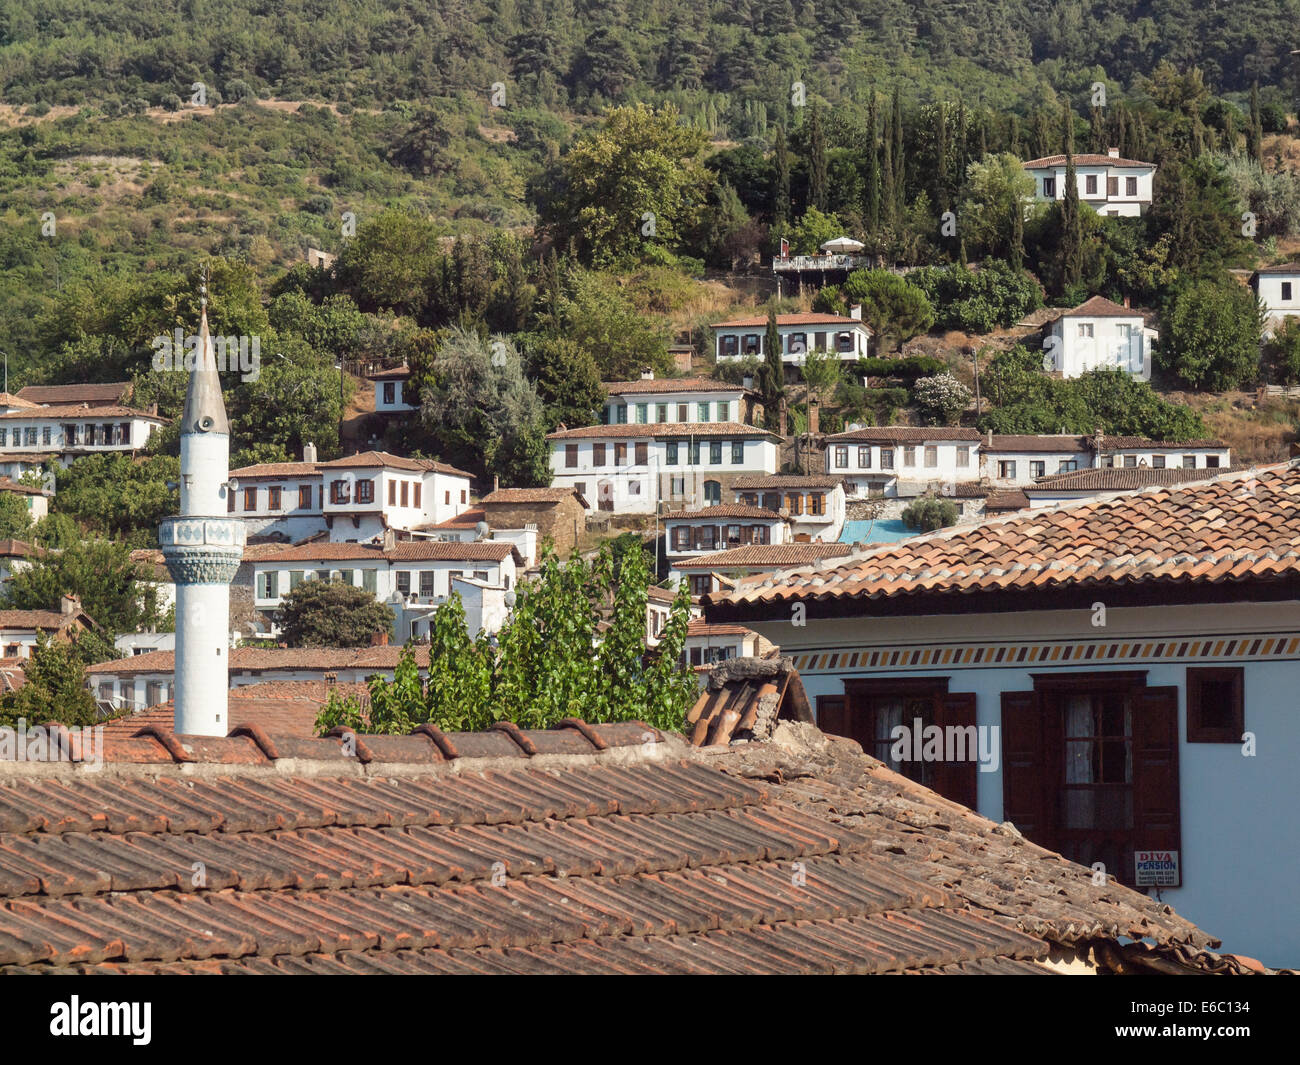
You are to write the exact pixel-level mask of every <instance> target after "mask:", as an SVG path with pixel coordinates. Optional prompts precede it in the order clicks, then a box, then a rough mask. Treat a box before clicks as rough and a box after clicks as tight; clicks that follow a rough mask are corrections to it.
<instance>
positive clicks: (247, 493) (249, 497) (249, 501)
mask: <svg viewBox="0 0 1300 1065" xmlns="http://www.w3.org/2000/svg"><path fill="white" fill-rule="evenodd" d="M244 509H245V510H256V509H257V489H256V488H245V489H244Z"/></svg>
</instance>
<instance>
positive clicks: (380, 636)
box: [370, 632, 388, 647]
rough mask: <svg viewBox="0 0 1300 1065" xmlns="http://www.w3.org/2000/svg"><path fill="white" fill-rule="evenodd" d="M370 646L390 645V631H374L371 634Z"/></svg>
mask: <svg viewBox="0 0 1300 1065" xmlns="http://www.w3.org/2000/svg"><path fill="white" fill-rule="evenodd" d="M370 646H371V647H387V646H388V633H386V632H372V633H371V634H370Z"/></svg>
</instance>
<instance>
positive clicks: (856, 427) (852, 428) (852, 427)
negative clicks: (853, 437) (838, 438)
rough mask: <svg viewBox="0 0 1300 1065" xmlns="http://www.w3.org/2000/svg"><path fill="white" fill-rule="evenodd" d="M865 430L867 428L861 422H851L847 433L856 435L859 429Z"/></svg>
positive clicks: (846, 430)
mask: <svg viewBox="0 0 1300 1065" xmlns="http://www.w3.org/2000/svg"><path fill="white" fill-rule="evenodd" d="M863 428H865V426H864V425H863V424H862V423H861V422H849V424H848V427H847V428H846V429H845V432H849V433H856V432H857V431H858V430H859V429H863Z"/></svg>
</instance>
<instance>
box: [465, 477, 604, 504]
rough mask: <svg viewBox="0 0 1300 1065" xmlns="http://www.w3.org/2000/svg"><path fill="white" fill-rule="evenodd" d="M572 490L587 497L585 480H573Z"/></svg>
mask: <svg viewBox="0 0 1300 1065" xmlns="http://www.w3.org/2000/svg"><path fill="white" fill-rule="evenodd" d="M573 490H574V491H575V492H577V493H578V495H580V496H582V497H583V498H584V499H586V498H587V482H586V481H574V482H573ZM462 502H463V500H462Z"/></svg>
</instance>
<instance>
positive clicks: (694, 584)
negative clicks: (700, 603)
mask: <svg viewBox="0 0 1300 1065" xmlns="http://www.w3.org/2000/svg"><path fill="white" fill-rule="evenodd" d="M712 590H713V578H712V577H710V576H709V575H708V574H707V573H703V574H699V573H696V574H692V575H691V595H708V594H709V592H711V591H712Z"/></svg>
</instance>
